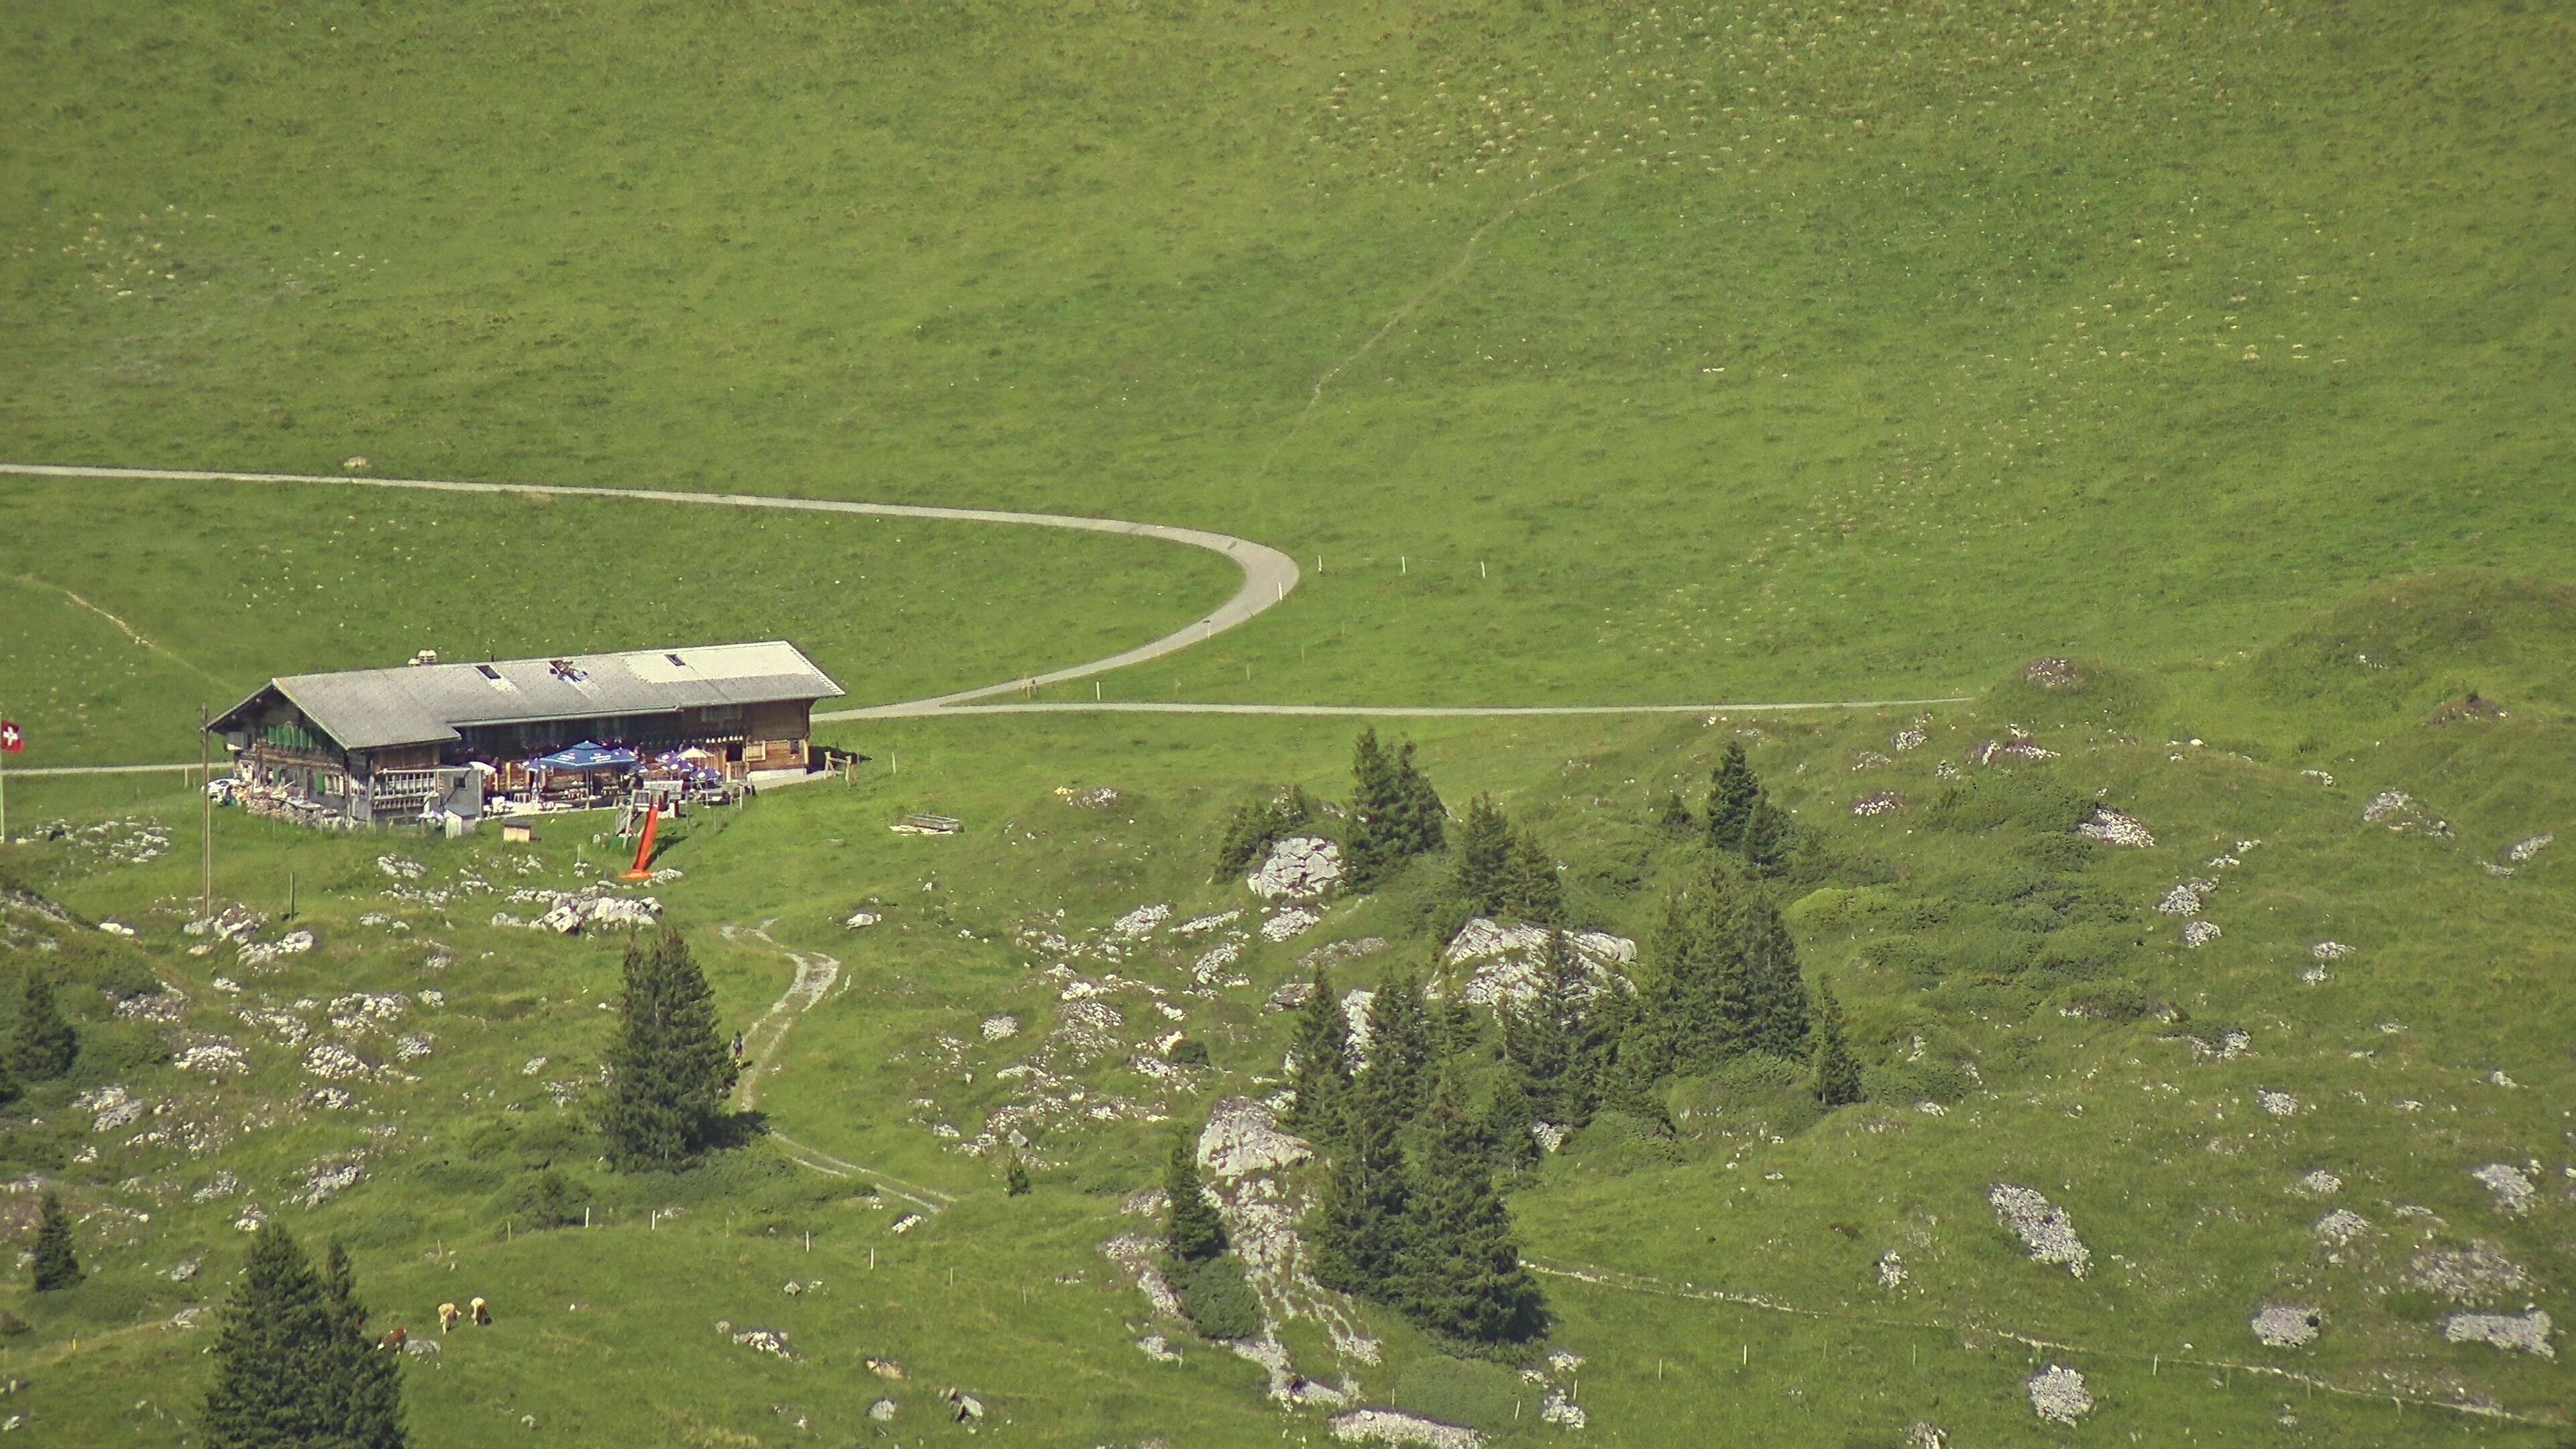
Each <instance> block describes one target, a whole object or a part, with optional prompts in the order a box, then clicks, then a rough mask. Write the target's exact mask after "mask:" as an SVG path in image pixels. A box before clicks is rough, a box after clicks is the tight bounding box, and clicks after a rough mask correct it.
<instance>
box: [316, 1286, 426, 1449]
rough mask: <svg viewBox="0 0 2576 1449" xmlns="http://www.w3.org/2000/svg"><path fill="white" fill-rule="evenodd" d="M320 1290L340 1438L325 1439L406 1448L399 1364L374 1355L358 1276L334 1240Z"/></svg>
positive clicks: (363, 1447)
mask: <svg viewBox="0 0 2576 1449" xmlns="http://www.w3.org/2000/svg"><path fill="white" fill-rule="evenodd" d="M321 1290H322V1311H323V1315H324V1317H325V1318H326V1319H327V1320H329V1325H330V1337H329V1339H328V1344H329V1347H330V1350H331V1352H330V1358H331V1361H332V1366H333V1367H332V1378H331V1384H330V1389H331V1397H332V1398H333V1399H334V1401H335V1403H334V1409H335V1418H336V1420H337V1423H338V1435H337V1437H336V1438H334V1439H332V1440H330V1441H329V1442H330V1444H331V1445H332V1449H406V1446H407V1445H409V1444H410V1442H411V1437H410V1435H409V1434H407V1433H406V1432H404V1429H403V1411H402V1365H401V1364H400V1363H399V1362H398V1361H396V1359H395V1358H394V1356H393V1355H392V1354H388V1353H380V1352H378V1351H377V1349H376V1341H375V1340H374V1339H373V1338H370V1337H368V1335H367V1309H366V1305H365V1304H363V1303H361V1302H359V1301H358V1278H357V1274H356V1272H355V1271H354V1270H353V1269H352V1268H351V1267H350V1266H349V1254H348V1252H347V1250H346V1249H344V1248H342V1247H341V1246H340V1244H339V1242H338V1240H337V1239H334V1240H333V1241H332V1243H331V1247H330V1251H328V1252H327V1253H325V1254H324V1255H323V1259H322V1281H321Z"/></svg>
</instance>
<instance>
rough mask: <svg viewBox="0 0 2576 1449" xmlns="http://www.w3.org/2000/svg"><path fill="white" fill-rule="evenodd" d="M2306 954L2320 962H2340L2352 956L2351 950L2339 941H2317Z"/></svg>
mask: <svg viewBox="0 0 2576 1449" xmlns="http://www.w3.org/2000/svg"><path fill="white" fill-rule="evenodd" d="M2308 954H2309V955H2311V956H2314V957H2315V958H2317V959H2318V960H2320V961H2340V960H2342V959H2344V958H2345V957H2347V956H2349V955H2351V954H2352V948H2351V947H2350V946H2347V945H2345V944H2344V943H2343V942H2341V941H2319V942H2318V943H2316V944H2315V945H2313V946H2310V947H2309V948H2308Z"/></svg>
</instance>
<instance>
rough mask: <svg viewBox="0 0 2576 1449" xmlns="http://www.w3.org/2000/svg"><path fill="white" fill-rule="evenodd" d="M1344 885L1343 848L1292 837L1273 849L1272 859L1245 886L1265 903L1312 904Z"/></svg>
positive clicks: (1321, 840)
mask: <svg viewBox="0 0 2576 1449" xmlns="http://www.w3.org/2000/svg"><path fill="white" fill-rule="evenodd" d="M1341 883H1342V848H1341V847H1340V846H1338V845H1335V844H1334V843H1333V842H1331V841H1329V840H1324V839H1321V838H1319V837H1316V836H1312V835H1293V836H1290V837H1289V838H1288V839H1286V840H1283V841H1280V842H1279V843H1278V844H1276V845H1273V846H1272V847H1270V857H1269V858H1268V859H1267V860H1264V861H1263V862H1261V868H1260V869H1259V870H1256V871H1254V872H1253V873H1252V874H1251V875H1249V876H1247V877H1245V878H1244V882H1243V884H1244V886H1245V888H1247V889H1249V890H1250V891H1251V892H1252V893H1253V894H1254V895H1256V896H1259V897H1261V898H1262V899H1263V900H1265V901H1279V900H1288V901H1311V900H1315V899H1317V898H1319V897H1321V896H1324V895H1327V894H1329V893H1331V891H1332V889H1333V888H1334V887H1335V886H1338V885H1340V884H1341Z"/></svg>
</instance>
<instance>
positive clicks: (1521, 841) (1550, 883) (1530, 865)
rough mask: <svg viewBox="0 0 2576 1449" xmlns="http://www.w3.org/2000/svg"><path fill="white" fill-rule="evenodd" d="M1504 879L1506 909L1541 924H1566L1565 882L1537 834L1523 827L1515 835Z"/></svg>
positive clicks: (1534, 923)
mask: <svg viewBox="0 0 2576 1449" xmlns="http://www.w3.org/2000/svg"><path fill="white" fill-rule="evenodd" d="M1505 881H1506V885H1505V891H1504V893H1505V895H1506V896H1507V897H1508V898H1509V899H1508V901H1507V903H1506V909H1508V910H1509V911H1510V912H1511V913H1512V914H1513V915H1514V916H1516V917H1518V918H1519V919H1521V920H1524V921H1528V922H1530V923H1531V924H1533V925H1539V926H1561V925H1563V924H1565V885H1564V882H1562V881H1560V880H1559V879H1557V874H1556V857H1554V856H1552V855H1550V854H1548V853H1547V847H1545V846H1543V845H1541V844H1539V843H1538V836H1536V835H1535V834H1533V833H1531V832H1529V831H1527V830H1524V831H1521V832H1520V833H1518V834H1517V835H1514V836H1513V837H1512V847H1511V855H1510V862H1509V865H1508V867H1507V869H1506V873H1505Z"/></svg>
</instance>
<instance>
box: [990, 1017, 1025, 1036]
mask: <svg viewBox="0 0 2576 1449" xmlns="http://www.w3.org/2000/svg"><path fill="white" fill-rule="evenodd" d="M983 1032H984V1040H986V1041H1008V1040H1010V1039H1011V1038H1012V1037H1015V1036H1018V1035H1019V1034H1020V1019H1019V1018H1018V1017H1016V1016H988V1017H986V1018H984V1026H983Z"/></svg>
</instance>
